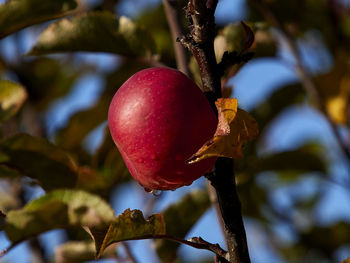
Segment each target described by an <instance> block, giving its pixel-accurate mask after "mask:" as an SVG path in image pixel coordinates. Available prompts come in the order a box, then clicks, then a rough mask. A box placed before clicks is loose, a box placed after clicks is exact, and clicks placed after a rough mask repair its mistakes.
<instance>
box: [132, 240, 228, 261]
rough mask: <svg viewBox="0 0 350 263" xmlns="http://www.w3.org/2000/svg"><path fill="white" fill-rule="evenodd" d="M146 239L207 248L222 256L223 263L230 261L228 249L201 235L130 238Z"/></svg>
mask: <svg viewBox="0 0 350 263" xmlns="http://www.w3.org/2000/svg"><path fill="white" fill-rule="evenodd" d="M144 239H166V240H170V241H174V242H178V243H181V244H184V245H187V246H190V247H193V248H197V249H205V250H208V251H211V252H213V253H215V254H216V255H217V257H218V258H220V259H221V260H222V261H221V262H223V263H229V261H228V257H229V256H228V253H227V251H226V250H224V249H222V248H221V247H220V245H219V244H212V243H209V242H208V241H205V240H204V239H202V238H201V237H192V238H190V239H188V240H185V239H181V238H178V237H174V236H170V235H154V236H144V237H140V238H135V239H130V240H144Z"/></svg>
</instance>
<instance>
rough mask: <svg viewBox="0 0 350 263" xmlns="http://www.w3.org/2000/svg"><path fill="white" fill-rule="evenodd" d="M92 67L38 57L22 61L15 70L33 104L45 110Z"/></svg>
mask: <svg viewBox="0 0 350 263" xmlns="http://www.w3.org/2000/svg"><path fill="white" fill-rule="evenodd" d="M90 67H91V66H90ZM90 67H89V66H88V65H86V64H79V65H78V66H76V67H75V66H74V65H72V64H70V63H69V62H68V61H58V60H55V59H53V58H48V57H36V58H33V59H30V60H24V61H22V62H21V63H20V64H19V65H18V66H16V67H15V69H14V70H15V71H16V74H17V75H18V77H19V79H20V80H21V83H23V85H24V86H25V87H26V89H27V92H28V95H29V98H30V101H31V105H33V106H34V107H35V108H36V109H37V110H39V111H44V110H45V109H46V108H47V107H48V106H49V105H50V104H51V103H52V101H53V100H55V99H57V98H59V97H62V96H64V95H66V94H67V93H68V92H69V91H70V90H71V88H72V87H73V84H74V82H75V81H76V79H77V78H78V77H79V76H80V75H81V74H82V73H84V74H89V70H90Z"/></svg>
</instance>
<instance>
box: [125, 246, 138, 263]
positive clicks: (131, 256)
mask: <svg viewBox="0 0 350 263" xmlns="http://www.w3.org/2000/svg"><path fill="white" fill-rule="evenodd" d="M122 246H123V247H124V250H125V253H126V255H127V257H128V259H129V261H130V262H131V263H137V260H136V258H135V257H134V255H133V254H132V252H131V249H130V246H129V244H128V243H126V242H122Z"/></svg>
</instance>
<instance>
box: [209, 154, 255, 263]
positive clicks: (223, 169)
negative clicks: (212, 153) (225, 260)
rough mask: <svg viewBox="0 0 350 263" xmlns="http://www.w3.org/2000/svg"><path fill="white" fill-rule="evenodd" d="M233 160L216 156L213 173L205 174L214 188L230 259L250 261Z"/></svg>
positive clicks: (238, 261)
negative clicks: (223, 224)
mask: <svg viewBox="0 0 350 263" xmlns="http://www.w3.org/2000/svg"><path fill="white" fill-rule="evenodd" d="M233 167H234V162H233V160H232V159H229V158H218V160H217V161H216V164H215V173H214V174H212V175H209V176H207V178H208V180H209V181H210V182H211V184H212V186H213V187H214V188H215V190H216V193H217V197H218V202H219V206H220V210H221V214H222V218H223V220H224V223H225V234H226V238H227V248H228V252H229V254H230V260H231V262H234V263H241V262H242V263H243V262H244V263H248V262H250V258H249V251H248V245H247V238H246V233H245V229H244V224H243V219H242V209H241V202H240V200H239V197H238V194H237V190H236V182H235V178H234V171H233Z"/></svg>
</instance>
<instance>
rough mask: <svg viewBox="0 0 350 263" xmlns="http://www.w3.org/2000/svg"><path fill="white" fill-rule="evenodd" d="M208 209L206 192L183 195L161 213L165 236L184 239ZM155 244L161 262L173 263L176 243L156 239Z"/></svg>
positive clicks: (208, 202)
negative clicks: (164, 225) (164, 224)
mask: <svg viewBox="0 0 350 263" xmlns="http://www.w3.org/2000/svg"><path fill="white" fill-rule="evenodd" d="M209 207H210V201H209V197H208V194H207V193H206V192H204V191H196V192H192V193H189V194H187V195H185V196H184V197H183V198H182V199H181V200H180V201H179V202H178V203H176V204H173V205H171V206H169V207H168V208H167V209H166V210H165V211H164V212H163V213H162V214H163V216H164V220H165V223H166V233H167V235H171V236H176V237H180V238H184V237H185V236H186V234H187V233H188V231H190V229H191V228H192V227H193V225H194V224H195V223H196V222H197V221H198V219H199V218H200V217H201V216H202V215H203V214H204V213H205V211H206V210H207V209H208V208H209ZM155 244H156V250H157V253H158V256H159V257H160V259H161V260H162V262H174V260H175V259H176V252H177V249H178V247H179V244H178V243H175V242H171V241H167V240H162V239H158V240H156V241H155Z"/></svg>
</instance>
